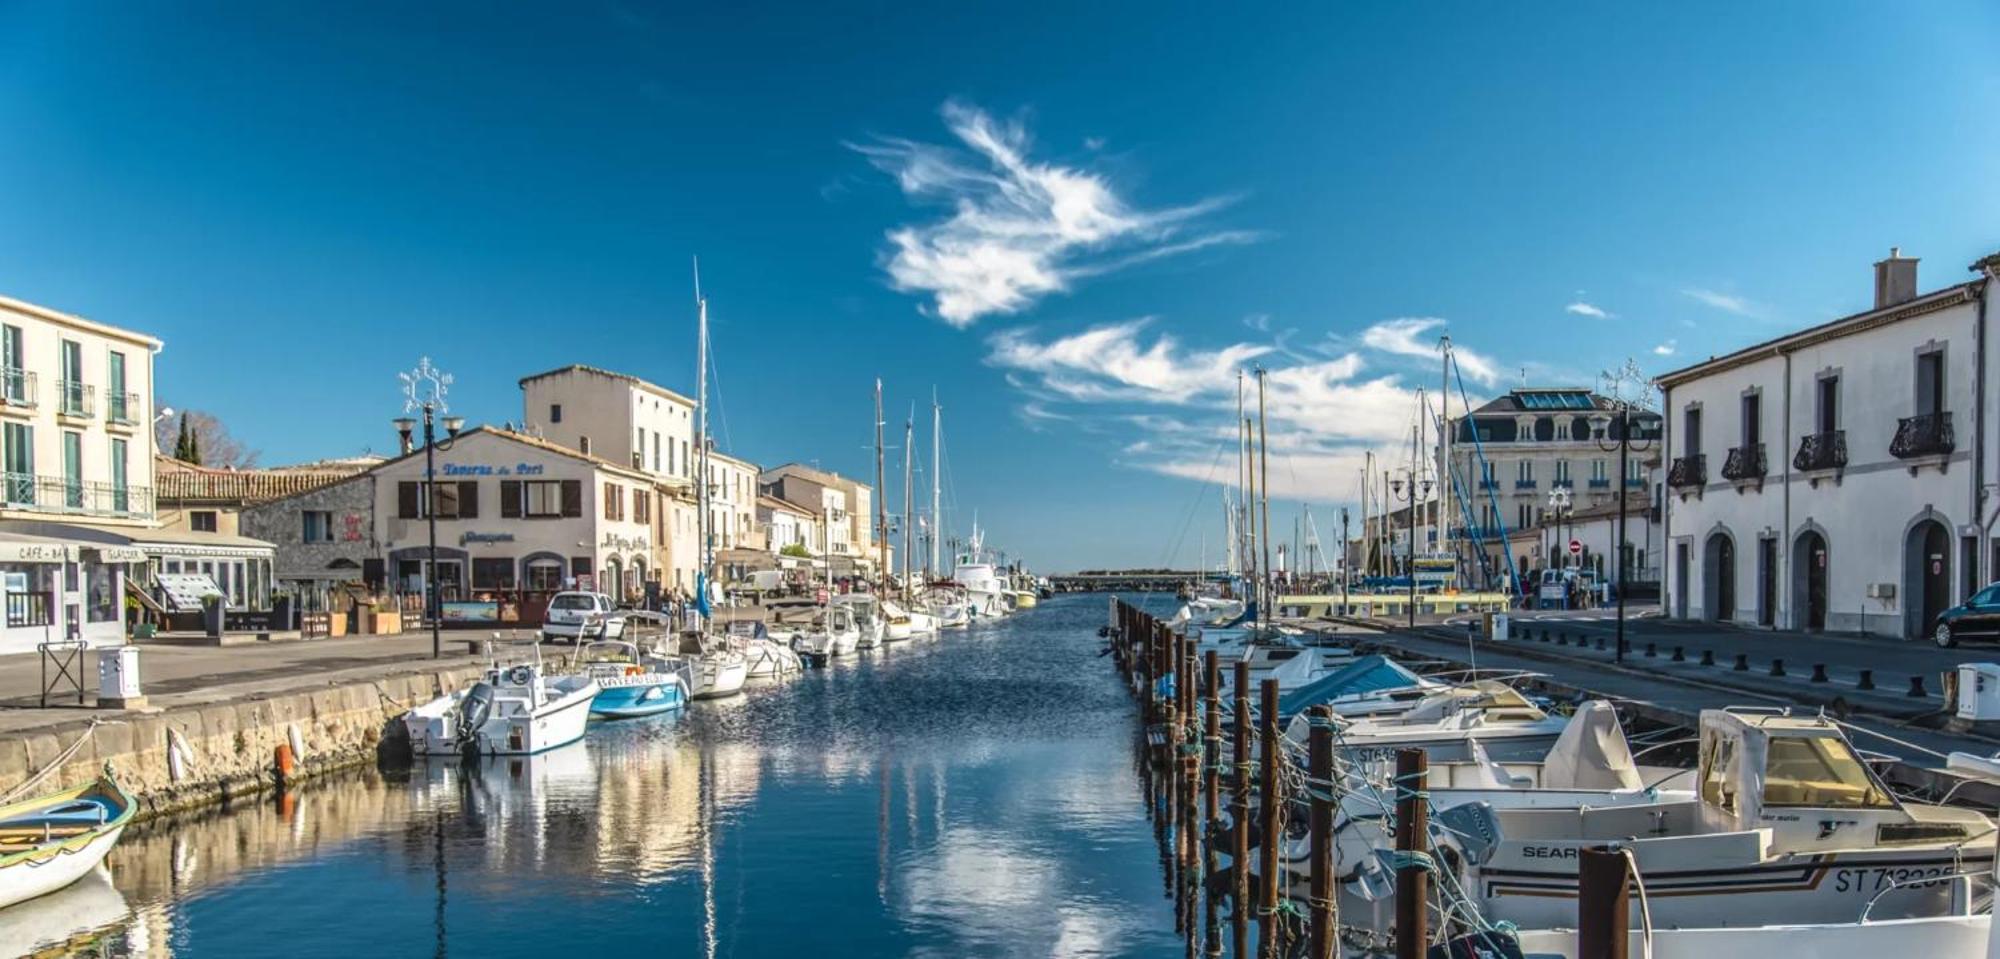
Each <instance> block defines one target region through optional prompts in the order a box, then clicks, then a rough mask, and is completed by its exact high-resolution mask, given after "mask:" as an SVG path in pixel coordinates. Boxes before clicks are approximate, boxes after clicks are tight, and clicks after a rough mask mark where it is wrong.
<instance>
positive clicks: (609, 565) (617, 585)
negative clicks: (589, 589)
mask: <svg viewBox="0 0 2000 959" xmlns="http://www.w3.org/2000/svg"><path fill="white" fill-rule="evenodd" d="M624 576H625V569H624V567H623V566H621V565H619V563H618V557H616V556H613V557H611V558H610V559H607V560H605V561H604V576H603V578H602V579H601V580H599V581H598V584H597V591H598V592H600V593H604V594H606V595H608V596H610V597H611V598H612V599H614V600H615V599H617V598H618V597H619V596H621V595H623V589H624V587H623V584H624V582H625V579H624Z"/></svg>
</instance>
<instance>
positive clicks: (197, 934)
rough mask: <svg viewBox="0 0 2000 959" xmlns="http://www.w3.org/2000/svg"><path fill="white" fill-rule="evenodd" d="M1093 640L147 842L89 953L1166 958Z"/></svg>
mask: <svg viewBox="0 0 2000 959" xmlns="http://www.w3.org/2000/svg"><path fill="white" fill-rule="evenodd" d="M1102 614H1103V603H1102V600H1101V598H1093V597H1080V598H1077V599H1074V600H1072V599H1069V598H1066V597H1065V598H1058V599H1057V600H1054V601H1051V602H1050V603H1047V604H1044V607H1043V608H1042V609H1040V610H1038V611H1037V612H1036V614H1035V615H1034V616H1026V617H1013V618H1010V619H1008V620H1004V621H1000V622H996V623H993V624H991V626H990V627H989V629H990V630H991V631H992V632H993V633H996V634H1004V635H1003V636H1002V637H1001V638H1002V639H1003V640H1004V641H998V642H996V641H993V638H992V637H990V636H986V635H973V634H966V633H958V634H951V635H948V636H947V637H945V638H944V639H943V641H941V642H935V643H923V644H914V643H910V644H895V646H894V647H893V649H892V650H891V652H890V654H889V655H880V654H878V655H874V656H870V657H867V658H862V659H853V660H850V661H848V662H843V663H840V664H838V665H837V667H836V668H833V669H829V670H822V671H814V672H812V673H810V674H808V675H806V676H804V677H801V678H799V679H797V680H794V681H793V682H790V683H787V684H784V685H778V686H770V687H765V688H757V689H752V690H750V691H749V692H748V693H747V694H746V695H744V696H741V697H737V698H735V699H732V700H729V701H723V702H702V703H697V704H694V705H693V706H691V707H690V708H689V709H687V710H685V711H677V712H674V713H668V714H663V715H660V716H654V717H648V718H644V719H633V720H621V721H618V722H615V723H599V724H594V725H593V726H592V727H591V729H590V731H589V733H588V734H587V735H586V736H585V737H584V739H583V741H582V742H580V743H576V744H572V745H569V746H564V747H560V748H557V749H553V750H550V751H548V752H546V753H543V754H540V755H535V756H516V757H505V756H502V757H488V758H484V759H480V760H476V761H473V762H470V763H467V762H463V761H461V760H459V759H457V758H439V757H433V758H431V759H429V760H419V761H418V762H417V763H416V764H415V765H413V766H410V767H407V768H403V769H387V770H381V771H376V770H366V771H360V772H356V773H352V774H343V775H337V776H334V777H332V778H329V779H326V780H323V781H320V782H317V783H314V784H311V785H310V786H308V787H307V788H305V789H303V790H301V791H297V792H295V793H293V794H292V795H290V796H288V797H286V798H285V799H284V800H283V801H282V802H275V801H273V800H272V799H271V798H270V797H263V798H261V799H259V800H258V801H255V802H252V803H248V804H239V805H238V806H237V808H235V809H233V810H228V811H223V810H213V811H209V812H207V813H203V814H199V815H194V816H189V817H186V818H183V819H179V820H176V821H172V822H166V823H156V824H147V825H144V826H141V827H138V828H135V829H134V830H133V831H131V832H130V833H128V835H127V836H126V838H125V840H124V842H123V843H122V844H121V845H120V846H119V847H118V849H117V850H115V851H114V853H113V855H112V857H111V859H110V860H109V866H110V870H111V876H112V881H113V882H114V883H115V884H116V891H117V892H119V893H122V894H123V896H124V901H125V902H128V903H130V904H131V909H130V910H129V911H122V912H121V911H116V910H111V911H109V912H108V918H107V919H106V920H105V922H106V923H107V924H108V925H109V927H110V928H109V931H108V932H102V933H99V935H101V936H104V937H107V938H109V939H110V940H114V941H113V942H112V946H111V948H108V949H106V950H104V951H102V952H101V953H85V954H89V955H98V954H103V955H120V956H122V955H134V956H146V957H165V956H239V955H270V954H275V953H282V954H285V955H288V956H328V957H334V956H340V957H345V956H351V955H353V954H355V953H357V952H363V953H367V952H373V953H377V954H381V955H385V956H386V955H397V956H402V955H424V954H431V955H440V956H441V955H447V954H449V955H461V956H466V955H478V956H536V957H540V956H542V955H544V954H546V953H547V952H548V951H549V950H550V949H551V948H557V949H561V950H563V951H565V952H581V951H586V950H587V951H589V952H591V953H629V954H633V955H675V956H680V955H701V956H704V957H711V956H731V955H735V956H746V955H786V954H793V953H800V952H818V953H823V954H827V955H855V956H874V955H899V956H900V955H920V956H957V955H975V954H976V955H1034V956H1047V955H1098V956H1150V955H1161V954H1165V953H1166V952H1168V951H1169V950H1176V949H1177V947H1178V942H1179V940H1178V937H1176V936H1175V935H1174V932H1173V916H1172V903H1171V900H1163V899H1162V898H1161V896H1160V874H1159V871H1158V868H1159V867H1158V855H1159V852H1158V846H1157V845H1156V840H1155V837H1154V835H1153V831H1152V829H1151V827H1150V824H1149V823H1148V822H1147V820H1146V818H1145V804H1144V802H1143V800H1142V798H1141V795H1140V788H1139V783H1138V781H1137V779H1136V774H1135V770H1134V767H1133V764H1132V761H1131V748H1132V743H1133V740H1134V737H1135V736H1136V735H1137V726H1136V721H1135V719H1134V717H1133V715H1132V709H1131V704H1130V699H1129V697H1128V696H1127V695H1126V694H1125V692H1124V691H1123V690H1122V689H1121V688H1120V687H1119V685H1118V681H1117V679H1116V674H1115V672H1114V671H1111V670H1108V669H1104V668H1102V663H1101V661H1099V660H1097V659H1096V653H1097V649H1098V648H1099V647H1098V644H1096V643H1095V642H1093V641H1090V640H1089V639H1087V637H1089V636H1091V634H1092V633H1094V631H1095V629H1096V624H1097V620H1099V619H1101V618H1102ZM79 928H85V926H82V925H80V926H79ZM88 928H100V929H102V928H104V927H102V926H93V927H88ZM4 942H5V944H6V945H8V946H11V945H12V943H13V937H8V938H7V939H6V940H4ZM0 952H4V950H0ZM58 954H61V953H58Z"/></svg>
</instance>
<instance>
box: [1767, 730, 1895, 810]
mask: <svg viewBox="0 0 2000 959" xmlns="http://www.w3.org/2000/svg"><path fill="white" fill-rule="evenodd" d="M1764 805H1765V806H1767V807H1768V806H1808V807H1812V808H1815V809H1886V808H1891V807H1893V806H1895V801H1894V800H1892V799H1890V798H1889V796H1888V794H1887V793H1885V792H1884V791H1883V790H1882V788H1881V787H1880V786H1879V785H1877V784H1876V782H1875V777H1873V776H1871V775H1869V774H1868V767H1866V766H1864V765H1862V764H1861V758H1860V757H1858V756H1856V755H1855V754H1854V749H1853V747H1851V746H1849V745H1847V743H1846V742H1844V741H1842V740H1840V739H1837V738H1834V737H1832V736H1779V737H1773V738H1772V739H1771V742H1770V746H1769V747H1768V754H1767V759H1766V760H1765V772H1764Z"/></svg>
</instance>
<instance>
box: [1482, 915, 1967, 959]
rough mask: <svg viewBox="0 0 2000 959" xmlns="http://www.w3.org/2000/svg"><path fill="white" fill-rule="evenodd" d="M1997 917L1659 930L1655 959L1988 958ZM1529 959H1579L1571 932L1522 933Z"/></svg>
mask: <svg viewBox="0 0 2000 959" xmlns="http://www.w3.org/2000/svg"><path fill="white" fill-rule="evenodd" d="M1992 928H1993V917H1992V916H1991V915H1984V916H1939V917H1935V918H1928V919H1888V920H1883V921H1881V922H1867V923H1833V924H1828V925H1799V926H1752V927H1748V928H1742V929H1656V930H1654V932H1653V946H1652V955H1653V959H1777V957H1785V956H1797V957H1801V959H1804V957H1807V956H1811V957H1815V959H1817V957H1828V959H1834V957H1843V956H1849V957H1857V959H1859V957H1880V956H1907V957H1911V959H1915V957H1919V956H1921V957H1925V959H1929V957H1933V956H1935V957H1939V959H1946V957H1963V959H1979V957H1982V956H1986V955H1988V953H1987V951H1986V948H1987V940H1988V939H1989V937H1990V936H1991V934H1992ZM1520 941H1521V950H1522V952H1524V953H1526V954H1527V955H1530V956H1536V957H1542V956H1549V957H1561V959H1578V954H1577V946H1576V931H1575V930H1573V929H1531V930H1522V931H1521V935H1520ZM1628 952H1629V954H1630V955H1633V956H1642V955H1645V954H1646V953H1645V933H1644V932H1643V931H1642V930H1641V929H1640V928H1639V924H1638V923H1637V922H1636V921H1635V922H1634V923H1633V925H1632V932H1631V939H1630V942H1629V950H1628Z"/></svg>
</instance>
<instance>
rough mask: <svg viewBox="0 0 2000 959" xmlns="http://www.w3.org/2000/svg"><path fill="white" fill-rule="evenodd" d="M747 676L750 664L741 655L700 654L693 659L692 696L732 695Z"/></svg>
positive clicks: (745, 680)
mask: <svg viewBox="0 0 2000 959" xmlns="http://www.w3.org/2000/svg"><path fill="white" fill-rule="evenodd" d="M749 678H750V664H749V662H747V661H746V660H744V658H743V657H741V656H728V657H720V656H701V657H699V658H697V659H696V660H695V661H694V698H696V699H721V698H722V697H724V696H734V695H736V694H737V693H740V692H742V691H743V684H744V683H745V682H747V681H748V680H749Z"/></svg>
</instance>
